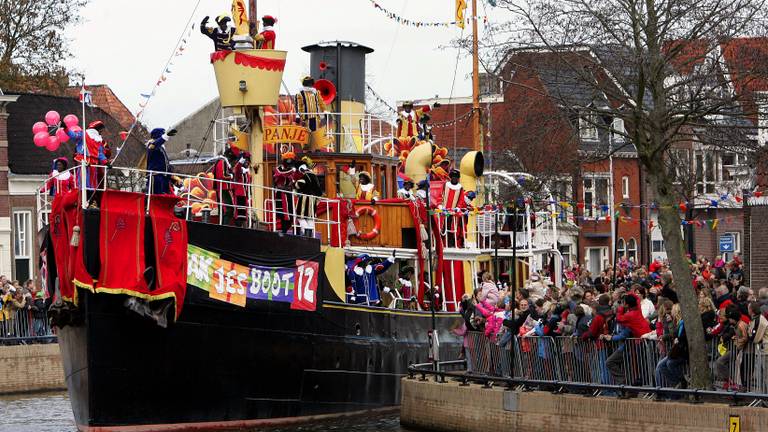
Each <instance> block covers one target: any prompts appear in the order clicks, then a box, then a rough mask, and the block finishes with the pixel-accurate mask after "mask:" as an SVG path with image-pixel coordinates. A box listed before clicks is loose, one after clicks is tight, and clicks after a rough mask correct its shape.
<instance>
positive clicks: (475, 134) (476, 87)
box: [472, 0, 483, 152]
mask: <svg viewBox="0 0 768 432" xmlns="http://www.w3.org/2000/svg"><path fill="white" fill-rule="evenodd" d="M472 139H473V140H474V148H475V150H478V151H481V152H482V151H483V139H482V136H481V133H480V58H479V52H478V42H477V0H472Z"/></svg>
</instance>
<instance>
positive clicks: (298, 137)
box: [264, 125, 309, 145]
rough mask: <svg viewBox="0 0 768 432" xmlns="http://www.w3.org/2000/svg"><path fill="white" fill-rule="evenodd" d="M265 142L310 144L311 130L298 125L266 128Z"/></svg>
mask: <svg viewBox="0 0 768 432" xmlns="http://www.w3.org/2000/svg"><path fill="white" fill-rule="evenodd" d="M264 142H265V143H267V144H277V143H280V144H301V145H306V144H308V143H309V130H308V129H307V128H305V127H303V126H298V125H279V126H269V127H265V128H264Z"/></svg>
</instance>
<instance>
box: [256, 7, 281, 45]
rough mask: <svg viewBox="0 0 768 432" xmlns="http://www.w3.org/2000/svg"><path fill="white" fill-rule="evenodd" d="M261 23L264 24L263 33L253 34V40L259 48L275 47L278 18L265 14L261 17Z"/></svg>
mask: <svg viewBox="0 0 768 432" xmlns="http://www.w3.org/2000/svg"><path fill="white" fill-rule="evenodd" d="M261 23H262V24H263V25H264V27H263V30H261V33H259V34H257V35H255V36H253V42H254V43H255V45H256V48H257V49H268V50H273V49H275V40H276V39H277V35H276V34H275V27H274V26H275V24H277V18H275V17H273V16H271V15H264V16H263V17H261Z"/></svg>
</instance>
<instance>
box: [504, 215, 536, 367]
mask: <svg viewBox="0 0 768 432" xmlns="http://www.w3.org/2000/svg"><path fill="white" fill-rule="evenodd" d="M512 211H514V215H515V216H514V218H515V219H514V221H513V222H512V282H511V285H512V302H511V304H512V307H513V309H512V318H513V319H514V317H515V310H514V308H515V307H517V301H516V300H515V298H516V296H517V201H515V205H514V207H513V208H512ZM530 259H533V256H531V257H530ZM515 338H516V336H513V337H512V339H511V340H510V341H509V343H510V350H509V376H510V377H512V378H514V376H515V375H514V374H515V355H514V350H513V348H514V343H515Z"/></svg>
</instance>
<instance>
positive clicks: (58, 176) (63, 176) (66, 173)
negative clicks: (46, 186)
mask: <svg viewBox="0 0 768 432" xmlns="http://www.w3.org/2000/svg"><path fill="white" fill-rule="evenodd" d="M54 173H55V174H54V175H55V176H56V180H59V181H66V180H69V178H70V177H72V173H70V172H69V171H64V172H63V173H60V172H56V171H54Z"/></svg>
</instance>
